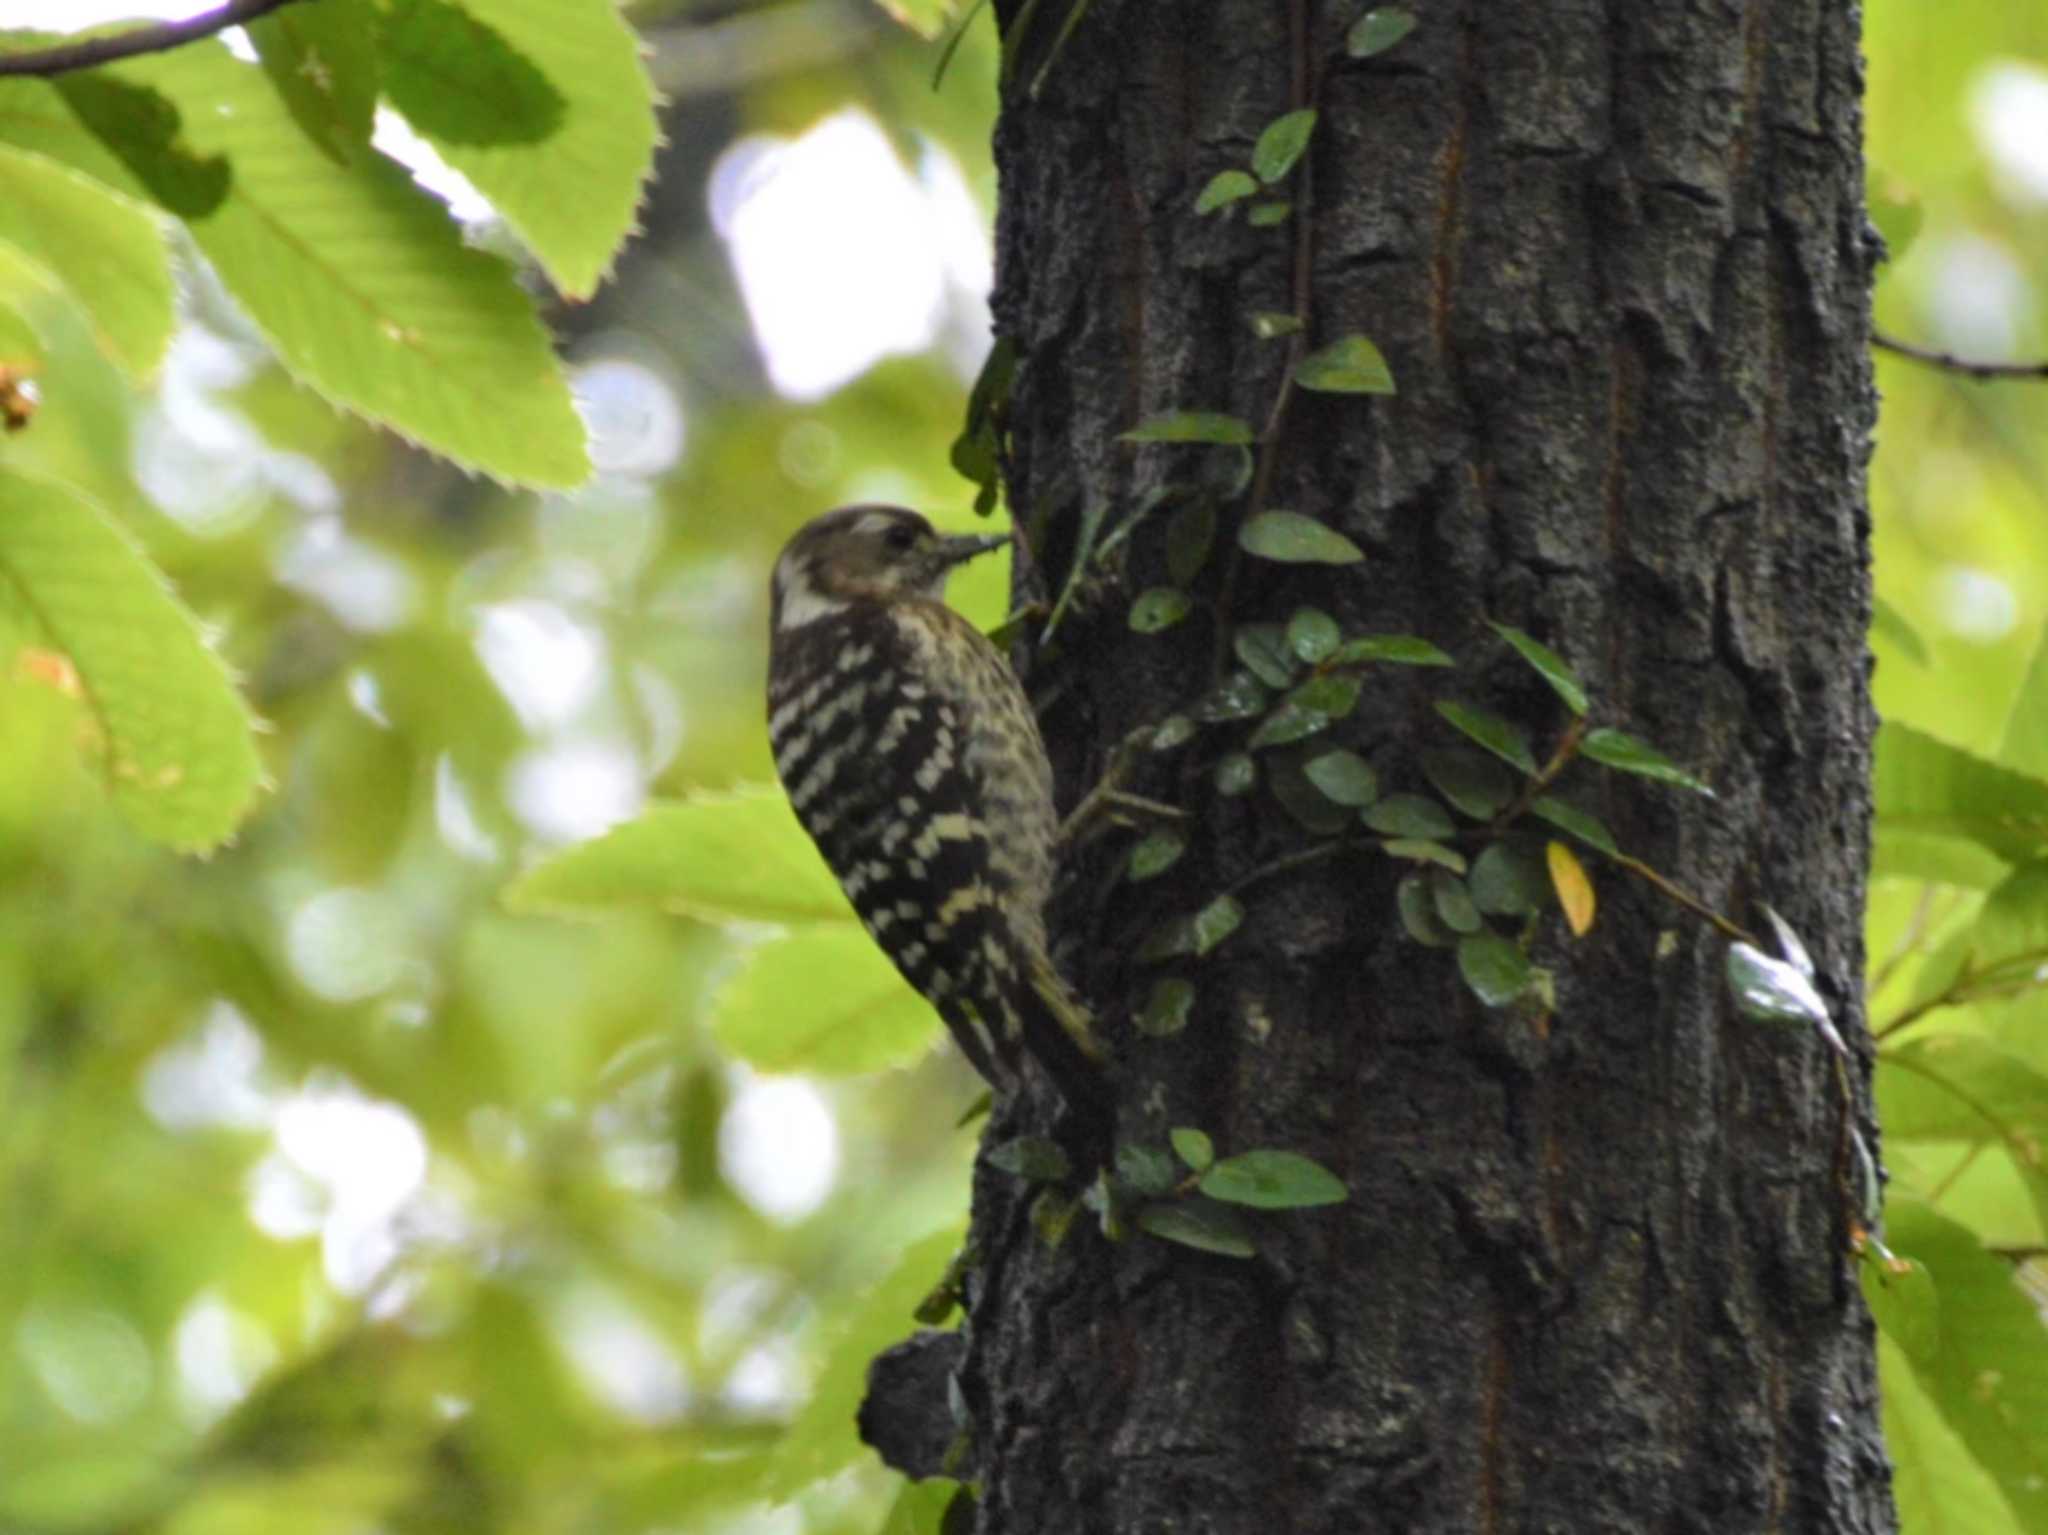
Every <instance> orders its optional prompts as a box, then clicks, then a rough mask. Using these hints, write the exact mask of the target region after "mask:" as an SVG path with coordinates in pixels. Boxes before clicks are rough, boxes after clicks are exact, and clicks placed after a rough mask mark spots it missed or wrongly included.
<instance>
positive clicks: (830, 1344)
mask: <svg viewBox="0 0 2048 1535" xmlns="http://www.w3.org/2000/svg"><path fill="white" fill-rule="evenodd" d="M964 1236H965V1233H964V1232H963V1231H962V1230H961V1229H960V1227H959V1226H957V1225H947V1226H945V1227H943V1228H941V1229H940V1230H938V1231H934V1232H933V1233H932V1234H931V1235H929V1236H926V1237H922V1238H920V1239H919V1240H917V1241H915V1242H913V1243H912V1244H911V1245H910V1246H909V1247H907V1248H905V1249H904V1250H903V1256H902V1257H901V1258H900V1259H899V1260H898V1261H897V1263H896V1266H895V1267H894V1268H892V1269H890V1270H889V1272H888V1273H887V1274H886V1275H884V1276H883V1277H882V1278H881V1279H880V1280H879V1281H878V1282H876V1283H875V1284H873V1285H871V1286H869V1287H868V1288H867V1289H866V1290H865V1291H864V1292H860V1293H858V1294H857V1295H856V1296H855V1297H854V1299H853V1301H852V1302H851V1304H849V1305H847V1307H846V1308H845V1310H844V1311H843V1312H842V1313H841V1314H840V1316H839V1318H838V1319H837V1320H836V1321H834V1322H832V1323H831V1324H830V1325H829V1326H828V1327H827V1328H826V1329H825V1342H824V1348H823V1357H824V1360H825V1366H824V1368H823V1369H822V1370H821V1371H819V1373H818V1377H817V1379H816V1380H815V1381H813V1382H812V1383H811V1388H810V1395H809V1396H808V1397H807V1398H806V1399H805V1402H804V1405H803V1407H802V1408H801V1409H800V1410H799V1411H798V1412H797V1415H796V1417H795V1419H794V1420H793V1421H792V1422H791V1423H790V1424H789V1426H788V1427H787V1428H785V1429H783V1430H782V1431H781V1433H780V1435H779V1436H778V1437H777V1440H776V1445H775V1455H774V1457H773V1459H772V1460H771V1461H770V1463H769V1467H768V1472H767V1476H766V1478H765V1480H764V1483H763V1485H762V1486H761V1488H760V1489H759V1495H760V1496H763V1497H766V1498H768V1499H769V1500H770V1501H771V1502H781V1501H783V1500H784V1499H787V1498H790V1497H794V1496H795V1495H796V1494H797V1493H799V1492H801V1491H803V1490H804V1489H805V1488H806V1487H809V1486H810V1485H811V1484H812V1483H813V1482H817V1481H820V1480H822V1479H823V1478H825V1477H827V1476H830V1475H832V1474H833V1473H835V1472H837V1471H839V1470H840V1469H841V1468H842V1467H845V1466H848V1465H851V1464H852V1463H853V1462H854V1461H855V1460H856V1459H859V1458H861V1457H863V1456H866V1455H868V1454H869V1453H870V1452H869V1451H868V1449H867V1447H866V1446H865V1445H863V1444H862V1443H861V1441H860V1434H859V1430H858V1429H857V1427H856V1426H855V1420H856V1419H857V1418H858V1416H859V1414H860V1404H861V1401H862V1399H863V1398H864V1397H865V1396H866V1395H867V1382H868V1366H869V1364H871V1363H872V1362H873V1360H874V1357H875V1355H877V1354H879V1353H880V1352H881V1351H882V1350H883V1349H885V1348H888V1347H890V1346H891V1345H893V1344H896V1343H901V1342H902V1341H903V1335H904V1333H905V1332H906V1331H907V1330H908V1328H909V1323H910V1319H911V1317H912V1316H913V1315H914V1314H915V1313H916V1311H917V1307H918V1303H919V1302H920V1301H921V1300H923V1299H924V1297H925V1296H926V1295H927V1294H928V1293H929V1292H930V1290H931V1288H932V1282H933V1281H934V1280H935V1279H937V1278H938V1277H939V1276H940V1275H941V1274H943V1273H945V1271H946V1268H947V1265H948V1263H949V1262H950V1261H951V1259H952V1257H953V1255H954V1253H956V1252H957V1251H959V1248H960V1243H961V1241H962V1240H963V1239H964Z"/></svg>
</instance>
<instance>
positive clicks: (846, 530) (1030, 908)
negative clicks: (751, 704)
mask: <svg viewBox="0 0 2048 1535" xmlns="http://www.w3.org/2000/svg"><path fill="white" fill-rule="evenodd" d="M1002 542H1003V540H1002V539H1001V538H1000V537H977V536H964V537H952V538H948V537H942V536H941V535H939V534H938V533H936V532H935V531H934V530H933V529H932V526H931V524H930V523H928V522H926V521H925V519H924V518H922V517H920V516H919V515H917V513H915V512H911V511H906V510H904V509H902V508H900V507H888V506H851V507H843V508H841V509H840V510H838V511H836V512H828V513H826V514H825V515H824V516H822V517H819V518H817V519H815V520H814V521H812V522H810V523H808V524H807V525H806V526H804V527H803V528H802V529H800V530H799V531H798V532H797V534H796V536H795V537H793V538H792V539H791V540H790V541H789V543H788V545H787V546H786V547H785V548H784V549H783V552H782V555H781V558H780V559H778V560H777V562H776V565H775V578H774V581H775V584H774V594H773V599H772V609H771V624H772V630H771V634H770V647H769V654H770V660H769V670H768V736H769V741H770V744H771V745H772V746H773V748H774V751H775V769H776V772H777V773H778V774H780V775H781V778H782V782H783V786H784V787H785V788H786V789H787V790H788V791H789V798H790V803H791V804H792V805H793V806H794V807H795V809H796V813H797V819H798V820H799V821H801V822H802V823H803V826H804V828H805V830H807V831H808V832H809V833H810V834H811V837H812V839H813V840H814V841H815V842H816V843H817V844H818V848H819V851H821V852H822V853H823V854H824V855H825V861H826V862H827V863H828V864H830V865H831V867H832V870H833V872H834V873H835V874H837V875H838V877H839V881H840V884H841V885H842V886H843V887H844V889H845V891H846V893H847V895H848V897H849V898H850V899H851V900H852V902H853V906H854V910H855V911H856V912H858V913H859V915H860V919H861V921H862V922H863V923H864V924H865V925H866V927H867V930H868V932H869V933H870V934H871V935H872V936H873V937H874V939H875V941H876V943H878V944H879V945H880V946H881V947H882V949H883V950H884V951H885V952H886V953H887V954H888V955H889V957H890V959H892V960H893V961H894V962H895V964H896V968H897V969H898V970H900V971H901V972H902V973H903V976H904V978H905V979H906V980H908V981H909V982H910V984H911V985H912V986H914V987H916V988H917V990H918V991H919V992H920V993H922V994H923V995H924V996H925V997H926V998H927V999H928V1000H929V1001H930V1002H931V1004H932V1005H933V1007H935V1008H936V1009H937V1010H938V1013H939V1016H940V1017H941V1018H943V1019H944V1020H945V1022H946V1026H947V1028H948V1029H949V1030H950V1031H951V1032H952V1035H953V1037H954V1039H955V1040H957V1041H958V1042H959V1045H960V1048H961V1050H962V1051H963V1052H964V1053H965V1054H966V1056H967V1058H968V1059H969V1060H970V1061H971V1062H973V1064H974V1066H975V1069H976V1070H978V1071H979V1072H980V1073H981V1074H982V1075H983V1076H984V1077H986V1078H987V1079H988V1080H989V1082H990V1084H991V1085H993V1086H994V1087H996V1088H998V1089H999V1090H1000V1089H1007V1088H1009V1087H1010V1086H1012V1085H1013V1084H1014V1082H1015V1081H1016V1079H1017V1074H1018V1061H1019V1056H1020V1055H1021V1054H1024V1053H1029V1054H1030V1055H1032V1056H1033V1057H1035V1058H1036V1059H1037V1060H1038V1061H1039V1062H1040V1063H1041V1064H1042V1065H1043V1066H1045V1068H1046V1069H1047V1070H1048V1071H1049V1072H1050V1073H1051V1075H1052V1076H1053V1078H1054V1080H1055V1081H1056V1082H1057V1083H1058V1084H1059V1086H1060V1087H1061V1089H1062V1091H1063V1092H1064V1093H1065V1094H1066V1096H1067V1097H1068V1098H1069V1099H1070V1100H1087V1099H1094V1098H1098V1097H1099V1096H1100V1094H1101V1092H1102V1078H1101V1076H1100V1068H1099V1063H1100V1061H1101V1059H1102V1052H1101V1049H1100V1046H1099V1045H1098V1043H1097V1042H1096V1040H1095V1037H1094V1035H1093V1033H1092V1032H1091V1028H1090V1024H1089V1019H1088V1013H1087V1009H1086V1008H1085V1007H1084V1006H1083V1005H1082V1004H1081V1002H1080V1000H1079V999H1078V998H1077V997H1075V995H1074V994H1073V992H1072V991H1071V990H1070V989H1069V988H1068V987H1067V985H1066V983H1065V982H1064V981H1063V980H1062V979H1061V978H1060V976H1059V973H1058V972H1057V970H1055V969H1054V967H1053V964H1052V961H1051V958H1050V956H1049V954H1048V952H1047V947H1046V932H1045V903H1046V899H1047V897H1048V896H1049V895H1050V894H1051V889H1052V875H1053V853H1054V844H1055V841H1056V839H1057V836H1058V821H1057V818H1056V815H1055V812H1054V808H1053V784H1052V766H1051V764H1050V763H1049V762H1048V761H1047V760H1046V754H1045V745H1044V742H1043V741H1042V740H1041V739H1040V737H1039V733H1038V722H1037V721H1036V719H1034V718H1033V716H1032V712H1031V706H1030V702H1029V700H1027V699H1026V698H1025V696H1024V690H1023V689H1022V688H1021V687H1020V686H1019V685H1018V683H1017V679H1016V677H1015V675H1014V674H1013V673H1012V672H1011V671H1010V668H1009V666H1008V664H1007V663H1006V662H1005V661H1004V660H1003V658H1002V656H1001V655H1000V654H999V653H998V652H997V650H996V648H995V646H994V645H992V644H990V643H989V641H988V640H987V639H986V638H985V637H984V636H983V635H982V634H981V633H980V632H979V631H978V630H976V629H975V628H974V626H973V625H972V624H970V623H968V622H967V621H966V620H965V619H963V618H961V617H960V616H959V615H958V614H957V613H955V612H954V611H953V610H952V609H950V608H948V607H947V606H946V605H945V601H944V593H945V584H946V577H947V575H948V574H949V573H950V572H951V571H952V569H953V567H954V566H956V565H959V564H961V563H962V562H964V561H966V560H969V559H972V558H973V557H974V556H975V555H977V554H980V553H983V552H984V551H986V550H988V549H992V548H995V547H996V546H997V545H999V544H1001V543H1002Z"/></svg>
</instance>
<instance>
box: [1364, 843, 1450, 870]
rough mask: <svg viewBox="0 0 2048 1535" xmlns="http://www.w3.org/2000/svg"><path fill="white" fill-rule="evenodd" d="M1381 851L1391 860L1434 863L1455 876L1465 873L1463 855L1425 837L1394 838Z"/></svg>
mask: <svg viewBox="0 0 2048 1535" xmlns="http://www.w3.org/2000/svg"><path fill="white" fill-rule="evenodd" d="M1380 851H1381V852H1383V853H1385V854H1386V855H1387V856H1388V857H1390V858H1405V859H1407V860H1408V861H1409V862H1410V863H1433V864H1435V865H1436V866H1437V867H1438V868H1442V869H1449V870H1450V871H1451V872H1452V873H1453V874H1463V873H1464V872H1465V859H1464V857H1463V855H1461V854H1459V853H1456V852H1454V851H1452V850H1451V849H1450V848H1447V847H1445V846H1444V845H1443V844H1442V843H1441V842H1431V841H1429V840H1428V839H1427V838H1424V837H1393V838H1389V839H1388V840H1387V841H1385V842H1382V843H1381V844H1380Z"/></svg>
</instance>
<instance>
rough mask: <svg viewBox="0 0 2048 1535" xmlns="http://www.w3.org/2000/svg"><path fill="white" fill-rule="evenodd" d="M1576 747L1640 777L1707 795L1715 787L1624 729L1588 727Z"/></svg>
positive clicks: (1709, 794) (1599, 760)
mask: <svg viewBox="0 0 2048 1535" xmlns="http://www.w3.org/2000/svg"><path fill="white" fill-rule="evenodd" d="M1579 750H1580V752H1581V753H1583V754H1584V755H1585V756H1588V757H1591V758H1592V759H1593V760H1594V761H1595V762H1600V763H1604V764H1606V765H1607V766H1608V767H1611V768H1615V769H1618V770H1619V771H1621V772H1624V773H1634V774H1636V775H1638V776H1639V777H1642V778H1654V779H1656V780H1657V781H1658V782H1659V783H1668V784H1676V785H1678V787H1679V788H1681V789H1690V790H1692V791H1693V792H1694V793H1695V794H1704V795H1706V796H1707V798H1708V799H1712V798H1713V797H1714V791H1713V790H1712V789H1710V788H1708V787H1707V786H1706V784H1705V783H1703V782H1701V781H1700V780H1699V779H1697V778H1695V777H1693V775H1692V774H1690V773H1688V772H1687V771H1686V770H1685V769H1684V768H1682V767H1680V766H1679V765H1678V764H1677V763H1675V762H1673V761H1672V760H1671V759H1670V758H1669V757H1667V756H1665V755H1664V754H1663V753H1662V752H1660V751H1658V750H1657V748H1656V747H1654V746H1652V745H1650V744H1649V743H1648V742H1647V741H1639V740H1637V739H1636V738H1635V737H1634V736H1632V735H1629V734H1628V733H1627V732H1626V731H1621V730H1608V729H1602V730H1595V731H1591V732H1589V733H1588V734H1587V736H1586V739H1585V740H1584V741H1583V742H1581V743H1580V745H1579Z"/></svg>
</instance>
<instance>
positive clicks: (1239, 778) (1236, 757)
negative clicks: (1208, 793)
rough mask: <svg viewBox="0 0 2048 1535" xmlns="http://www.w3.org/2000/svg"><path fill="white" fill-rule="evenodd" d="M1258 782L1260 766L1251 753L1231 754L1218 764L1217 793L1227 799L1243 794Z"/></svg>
mask: <svg viewBox="0 0 2048 1535" xmlns="http://www.w3.org/2000/svg"><path fill="white" fill-rule="evenodd" d="M1258 780H1259V768H1258V764H1257V763H1255V762H1254V761H1252V759H1251V756H1250V754H1249V753H1246V752H1231V753H1230V754H1229V755H1228V756H1226V757H1224V758H1223V759H1222V760H1221V761H1219V762H1218V763H1217V764H1216V792H1217V793H1218V794H1221V795H1223V796H1224V797H1225V798H1235V797H1236V796H1237V795H1240V794H1243V793H1244V792H1246V791H1247V790H1248V789H1250V788H1251V787H1252V785H1253V784H1255V783H1257V782H1258Z"/></svg>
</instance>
